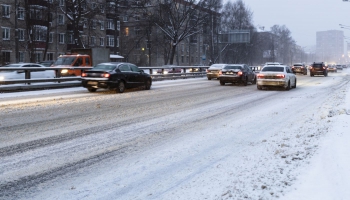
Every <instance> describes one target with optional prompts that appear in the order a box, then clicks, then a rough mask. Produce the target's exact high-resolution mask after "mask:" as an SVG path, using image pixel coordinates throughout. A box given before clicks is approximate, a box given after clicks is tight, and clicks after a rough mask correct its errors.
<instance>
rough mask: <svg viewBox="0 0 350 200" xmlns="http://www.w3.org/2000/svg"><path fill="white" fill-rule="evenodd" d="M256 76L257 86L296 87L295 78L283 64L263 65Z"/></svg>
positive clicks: (286, 88) (259, 88)
mask: <svg viewBox="0 0 350 200" xmlns="http://www.w3.org/2000/svg"><path fill="white" fill-rule="evenodd" d="M256 76H257V88H258V90H261V89H262V88H263V87H283V88H284V89H285V90H290V88H296V87H297V78H296V76H295V74H294V73H293V71H292V70H291V69H290V67H288V66H285V65H274V66H272V65H265V66H264V67H263V68H262V69H261V71H260V72H259V73H258V74H257V75H256Z"/></svg>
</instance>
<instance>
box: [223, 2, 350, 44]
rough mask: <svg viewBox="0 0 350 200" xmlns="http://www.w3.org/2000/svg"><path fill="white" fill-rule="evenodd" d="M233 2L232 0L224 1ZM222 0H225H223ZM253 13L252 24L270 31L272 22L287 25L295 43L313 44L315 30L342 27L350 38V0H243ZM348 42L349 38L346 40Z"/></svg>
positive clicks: (314, 41)
mask: <svg viewBox="0 0 350 200" xmlns="http://www.w3.org/2000/svg"><path fill="white" fill-rule="evenodd" d="M226 1H231V2H235V0H226ZM226 1H224V2H226ZM243 2H244V3H245V5H246V6H247V7H248V8H250V10H251V11H252V12H253V23H254V25H255V26H258V25H259V26H264V27H265V31H269V30H270V28H271V27H272V26H273V25H276V24H277V25H286V27H287V28H288V29H289V30H290V31H291V32H292V37H293V39H294V40H295V41H296V42H297V44H298V45H300V46H302V47H304V46H308V47H309V46H313V45H315V44H316V31H326V30H343V31H344V35H345V36H347V37H349V38H350V30H347V29H341V28H340V26H339V24H345V25H349V29H350V3H348V2H343V0H243ZM349 41H350V40H349Z"/></svg>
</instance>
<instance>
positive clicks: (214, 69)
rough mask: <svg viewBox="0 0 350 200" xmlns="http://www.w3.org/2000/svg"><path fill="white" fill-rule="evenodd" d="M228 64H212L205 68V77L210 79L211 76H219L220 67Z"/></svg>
mask: <svg viewBox="0 0 350 200" xmlns="http://www.w3.org/2000/svg"><path fill="white" fill-rule="evenodd" d="M227 65H228V64H213V65H211V66H210V67H209V68H208V69H207V78H208V80H211V79H212V78H219V75H220V72H221V70H222V68H224V67H226V66H227Z"/></svg>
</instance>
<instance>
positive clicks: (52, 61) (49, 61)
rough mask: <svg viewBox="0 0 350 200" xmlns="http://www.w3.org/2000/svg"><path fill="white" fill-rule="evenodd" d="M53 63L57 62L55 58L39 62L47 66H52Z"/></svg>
mask: <svg viewBox="0 0 350 200" xmlns="http://www.w3.org/2000/svg"><path fill="white" fill-rule="evenodd" d="M53 63H55V60H45V61H41V62H39V64H41V65H44V66H45V67H50V66H51V65H52V64H53Z"/></svg>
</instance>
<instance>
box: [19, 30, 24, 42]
mask: <svg viewBox="0 0 350 200" xmlns="http://www.w3.org/2000/svg"><path fill="white" fill-rule="evenodd" d="M24 34H25V30H24V29H18V40H19V41H24Z"/></svg>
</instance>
